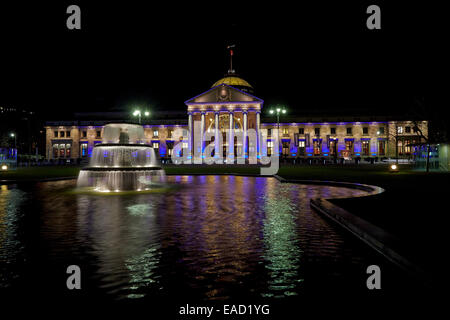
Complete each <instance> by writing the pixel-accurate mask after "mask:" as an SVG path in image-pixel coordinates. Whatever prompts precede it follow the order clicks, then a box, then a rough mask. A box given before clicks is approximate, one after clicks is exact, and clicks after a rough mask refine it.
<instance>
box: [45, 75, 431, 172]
mask: <svg viewBox="0 0 450 320" xmlns="http://www.w3.org/2000/svg"><path fill="white" fill-rule="evenodd" d="M251 93H253V87H252V86H251V85H250V84H249V83H248V82H247V81H245V80H243V79H242V78H240V77H238V76H237V75H235V74H234V73H229V74H228V75H226V76H225V77H224V78H223V79H221V80H219V81H217V82H216V83H214V85H213V87H212V88H211V89H210V90H208V91H206V92H204V93H202V94H200V95H198V96H196V97H194V98H192V99H189V100H187V101H186V102H185V104H186V106H187V114H186V116H185V118H184V119H176V118H173V119H164V120H162V119H161V120H157V119H152V120H151V121H149V122H148V123H144V124H143V126H144V129H145V136H146V141H145V143H147V144H150V145H151V146H153V148H154V149H155V151H156V152H157V154H158V155H159V156H160V158H161V159H162V161H163V162H170V161H173V160H174V159H175V158H177V157H180V156H181V155H182V154H180V152H174V150H179V149H180V148H175V149H174V147H175V146H176V145H177V144H179V143H181V144H182V145H181V147H182V148H183V149H184V150H190V151H191V153H190V154H191V155H192V156H194V157H195V156H197V157H200V158H202V157H203V158H204V157H205V152H208V153H209V152H211V154H209V155H208V156H213V157H214V156H215V157H217V156H220V155H221V156H222V157H223V159H226V160H227V161H226V162H227V163H231V162H236V161H237V160H236V159H239V157H241V159H246V158H248V156H249V155H250V154H251V155H256V156H257V157H258V158H259V157H260V156H270V155H274V154H276V153H277V152H278V153H279V155H280V157H282V158H285V159H288V160H291V161H293V160H295V161H300V162H301V161H309V160H320V161H323V160H326V159H333V160H338V159H346V160H351V159H354V158H361V159H366V160H369V159H374V160H375V159H377V160H379V159H381V158H393V157H395V156H396V154H398V156H399V157H401V158H410V159H411V158H414V154H415V149H416V148H417V145H419V144H420V143H421V142H423V141H421V138H420V135H419V134H418V131H417V129H416V128H417V126H418V127H419V128H420V132H422V134H423V135H425V136H426V135H427V132H428V123H427V122H426V121H408V120H401V121H400V120H398V119H396V120H391V119H387V118H383V117H370V116H367V117H358V118H355V117H327V116H321V117H320V118H317V117H304V118H293V117H289V115H283V117H281V119H280V123H279V129H280V132H279V143H278V144H277V143H276V142H275V138H276V129H277V128H278V123H276V122H273V121H274V120H273V118H272V120H270V118H268V117H263V116H262V114H263V104H264V101H263V100H262V99H260V98H257V97H255V96H254V95H252V94H251ZM265 114H267V112H266V113H265ZM264 120H268V121H264ZM109 122H124V120H117V119H116V120H114V119H105V120H103V121H80V120H76V121H58V122H47V125H46V158H47V159H53V160H59V161H67V160H68V159H70V160H71V161H76V160H79V159H86V160H87V159H88V158H89V156H90V155H91V153H92V148H93V147H94V145H95V144H98V143H101V142H102V137H103V126H104V125H105V124H106V123H109ZM194 130H196V131H197V132H203V133H204V135H198V137H197V138H194V134H193V132H194ZM189 133H191V134H189ZM208 145H211V146H212V148H206V146H208ZM277 145H278V150H276V148H277ZM244 161H248V160H244Z"/></svg>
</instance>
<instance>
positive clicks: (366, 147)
mask: <svg viewBox="0 0 450 320" xmlns="http://www.w3.org/2000/svg"><path fill="white" fill-rule="evenodd" d="M362 154H363V156H368V155H369V141H368V140H363V141H362Z"/></svg>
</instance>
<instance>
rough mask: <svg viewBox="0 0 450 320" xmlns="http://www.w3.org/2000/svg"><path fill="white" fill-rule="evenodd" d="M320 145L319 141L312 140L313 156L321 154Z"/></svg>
mask: <svg viewBox="0 0 450 320" xmlns="http://www.w3.org/2000/svg"><path fill="white" fill-rule="evenodd" d="M321 145H322V143H321V141H320V140H317V139H316V140H314V142H313V146H314V155H315V156H319V155H320V153H321V149H322V148H321Z"/></svg>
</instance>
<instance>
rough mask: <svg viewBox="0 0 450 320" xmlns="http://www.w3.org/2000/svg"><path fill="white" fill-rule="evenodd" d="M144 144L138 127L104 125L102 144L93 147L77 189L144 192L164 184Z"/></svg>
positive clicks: (142, 135)
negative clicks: (89, 188)
mask: <svg viewBox="0 0 450 320" xmlns="http://www.w3.org/2000/svg"><path fill="white" fill-rule="evenodd" d="M144 141H145V135H144V129H143V127H142V126H140V125H134V124H126V123H122V124H107V125H106V126H105V129H104V136H103V142H102V143H100V144H97V145H95V146H94V149H93V150H92V155H91V159H90V161H89V166H88V167H86V168H83V169H82V170H81V171H80V174H79V176H78V182H77V186H78V187H80V188H84V187H91V188H92V189H93V190H94V191H100V192H120V191H144V190H149V189H150V188H151V187H153V186H155V185H160V184H161V183H163V182H165V173H164V170H163V169H162V168H161V166H160V165H159V161H158V159H157V157H156V154H155V150H154V149H153V148H152V146H150V145H148V144H145V143H144Z"/></svg>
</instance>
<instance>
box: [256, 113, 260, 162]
mask: <svg viewBox="0 0 450 320" xmlns="http://www.w3.org/2000/svg"><path fill="white" fill-rule="evenodd" d="M260 126H261V111H256V157H257V158H259V152H260V151H259V150H260V148H261V147H260V140H261V137H260V131H259V130H260Z"/></svg>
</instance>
